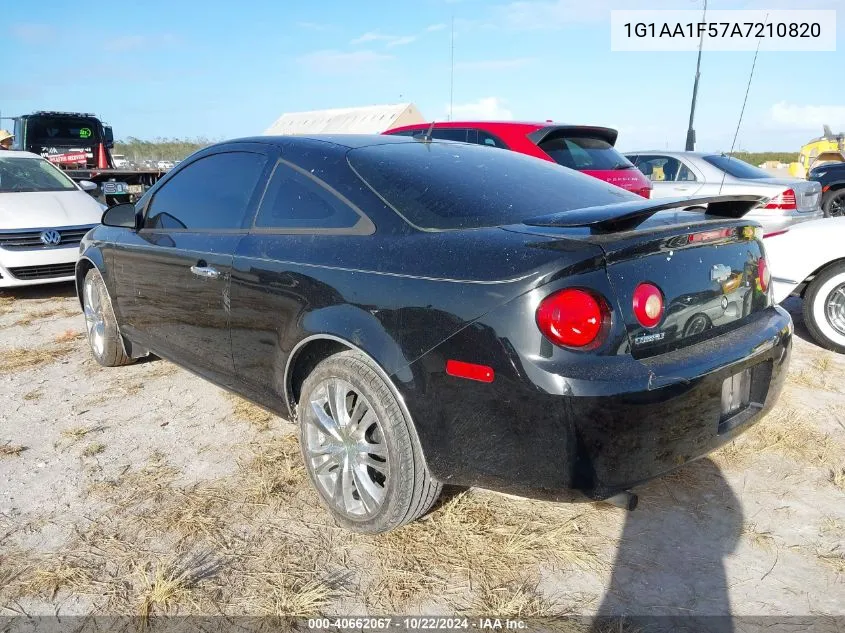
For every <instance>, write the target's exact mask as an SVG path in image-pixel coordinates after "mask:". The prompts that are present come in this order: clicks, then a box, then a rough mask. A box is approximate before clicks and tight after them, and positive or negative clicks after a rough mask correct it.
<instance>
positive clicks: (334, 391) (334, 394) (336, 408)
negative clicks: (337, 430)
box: [328, 380, 349, 426]
mask: <svg viewBox="0 0 845 633" xmlns="http://www.w3.org/2000/svg"><path fill="white" fill-rule="evenodd" d="M328 392H329V410H330V411H331V414H332V417H333V418H334V419H335V421H336V422H337V425H338V426H346V425H347V424H348V423H349V412H348V411H347V410H346V394H347V392H348V389H347V388H346V383H344V382H342V381H340V380H334V381H332V382H330V383H329V388H328Z"/></svg>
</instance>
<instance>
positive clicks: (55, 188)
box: [0, 151, 105, 288]
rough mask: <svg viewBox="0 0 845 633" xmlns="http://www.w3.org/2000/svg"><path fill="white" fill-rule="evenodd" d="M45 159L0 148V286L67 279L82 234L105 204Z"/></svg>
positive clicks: (95, 221) (71, 274)
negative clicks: (0, 149)
mask: <svg viewBox="0 0 845 633" xmlns="http://www.w3.org/2000/svg"><path fill="white" fill-rule="evenodd" d="M96 188H97V185H95V184H94V183H91V182H84V181H83V182H82V183H80V184H77V183H75V182H74V181H73V180H71V179H70V178H68V177H67V176H66V175H65V174H63V173H62V172H61V171H60V170H59V169H58V168H56V167H55V166H54V165H52V164H51V163H50V162H49V161H46V160H44V159H43V158H41V157H40V156H37V155H36V154H31V153H29V152H15V151H0V288H9V287H13V286H29V285H34V284H44V283H52V282H57V281H71V280H73V279H74V267H75V266H76V259H77V256H78V254H79V242H80V240H81V239H82V237H83V236H84V235H85V234H86V233H87V232H88V231H89V229H91V228H92V227H93V226H96V225H97V224H99V223H100V218H101V217H102V215H103V209H104V208H105V207H104V205H102V204H100V203H99V202H97V201H96V200H95V199H94V198H92V197H91V196H90V195H89V194H88V193H86V191H90V190H93V189H96Z"/></svg>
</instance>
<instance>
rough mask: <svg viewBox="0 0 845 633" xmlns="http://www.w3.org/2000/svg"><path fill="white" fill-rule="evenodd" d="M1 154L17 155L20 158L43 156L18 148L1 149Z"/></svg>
mask: <svg viewBox="0 0 845 633" xmlns="http://www.w3.org/2000/svg"><path fill="white" fill-rule="evenodd" d="M0 156H17V157H18V158H42V157H41V156H39V155H38V154H33V153H32V152H21V151H19V150H16V149H9V150H5V151H0ZM42 160H43V158H42Z"/></svg>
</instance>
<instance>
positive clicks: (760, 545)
mask: <svg viewBox="0 0 845 633" xmlns="http://www.w3.org/2000/svg"><path fill="white" fill-rule="evenodd" d="M742 537H743V538H745V539H746V540H747V541H748V542H749V543H751V545H752V546H753V547H756V548H757V549H761V550H763V551H766V552H770V551H772V550H774V549H775V538H774V536H772V533H771V532H768V531H761V530H759V529H757V524H756V523H752V522H751V521H746V522H745V523H744V524H743V526H742Z"/></svg>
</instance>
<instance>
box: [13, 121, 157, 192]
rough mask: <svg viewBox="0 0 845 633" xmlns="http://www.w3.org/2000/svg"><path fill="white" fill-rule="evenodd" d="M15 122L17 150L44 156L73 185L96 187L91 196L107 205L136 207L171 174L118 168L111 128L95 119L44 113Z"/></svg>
mask: <svg viewBox="0 0 845 633" xmlns="http://www.w3.org/2000/svg"><path fill="white" fill-rule="evenodd" d="M12 120H13V121H14V125H15V141H14V146H13V147H14V149H20V150H24V151H27V152H32V153H34V154H38V155H40V156H43V157H44V158H46V159H47V160H49V161H50V162H51V163H53V164H54V165H56V166H57V167H59V168H61V169H62V170H64V172H65V173H66V174H67V175H68V176H69V177H70V178H72V179H73V180H75V181H81V180H89V181H91V182H93V183H95V184H96V185H97V187H98V188H97V190H96V191H92V195H94V197H96V198H98V199H99V200H100V201H101V202H103V203H104V204H106V205H108V206H112V205H115V204H121V203H124V202H135V201H136V200H137V199H138V198H140V197H141V196H142V195H143V194H144V192H145V191H146V190H147V189H149V188H150V187H152V186H153V185H154V184H155V183H156V181H157V180H158V179H159V178H161V177H162V175H164V173H165V172H166V171H167V170H166V169H157V168H153V169H127V168H125V167H120V168H118V167H117V165H115V161H114V157H113V156H112V154H111V151H110V150H111V149H112V148H113V147H114V133H113V131H112V128H111V126H109V125H105V124H104V123H103V122H102V121H101V120H100V118H99V117H97V116H96V115H95V114H91V113H83V112H48V111H44V110H41V111H38V112H34V113H32V114H24V115H21V116H17V117H12Z"/></svg>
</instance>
